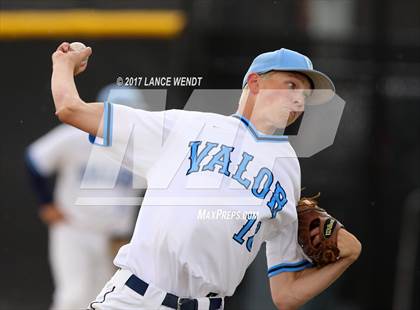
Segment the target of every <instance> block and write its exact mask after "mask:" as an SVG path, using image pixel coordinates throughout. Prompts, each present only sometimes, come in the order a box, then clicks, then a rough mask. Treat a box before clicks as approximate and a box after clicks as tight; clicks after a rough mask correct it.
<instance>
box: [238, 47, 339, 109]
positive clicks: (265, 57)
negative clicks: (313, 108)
mask: <svg viewBox="0 0 420 310" xmlns="http://www.w3.org/2000/svg"><path fill="white" fill-rule="evenodd" d="M269 71H292V72H300V73H302V74H304V75H306V76H307V77H308V78H309V79H310V80H311V81H312V86H313V89H314V90H319V91H314V92H313V93H312V95H311V96H310V97H309V98H308V102H309V103H312V104H320V103H324V102H327V101H329V100H330V99H331V98H332V97H333V96H334V93H335V87H334V83H333V82H332V81H331V79H330V78H329V77H328V76H327V75H326V74H324V73H322V72H320V71H317V70H314V68H313V65H312V62H311V60H310V59H309V58H308V57H307V56H305V55H302V54H300V53H298V52H295V51H292V50H289V49H286V48H281V49H279V50H276V51H273V52H267V53H263V54H260V55H258V56H257V57H256V58H255V59H254V61H253V62H252V64H251V66H250V67H249V69H248V71H247V73H246V74H245V76H244V80H243V83H242V87H245V85H246V84H247V83H248V77H249V75H250V74H251V73H257V74H262V73H267V72H269Z"/></svg>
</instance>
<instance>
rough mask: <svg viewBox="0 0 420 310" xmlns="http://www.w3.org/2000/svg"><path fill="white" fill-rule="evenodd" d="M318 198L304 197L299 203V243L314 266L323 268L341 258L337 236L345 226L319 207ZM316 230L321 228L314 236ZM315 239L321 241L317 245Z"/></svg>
mask: <svg viewBox="0 0 420 310" xmlns="http://www.w3.org/2000/svg"><path fill="white" fill-rule="evenodd" d="M318 197H319V195H318V196H315V197H311V198H306V197H302V198H301V199H300V200H299V202H298V205H297V214H298V221H299V228H298V242H299V245H300V246H301V247H302V248H303V251H304V252H305V254H306V255H307V256H308V257H309V258H310V259H311V260H312V262H313V264H314V265H316V266H320V267H322V266H325V265H328V264H330V263H334V262H336V261H337V260H338V259H339V258H340V250H339V249H338V246H337V234H338V231H339V229H340V228H342V227H343V225H342V224H341V223H340V222H339V221H337V220H336V219H335V218H333V217H332V216H331V215H329V214H328V213H327V212H326V211H325V210H324V209H321V208H320V207H318V202H317V200H316V198H318ZM316 228H319V232H318V233H317V234H315V235H314V233H313V232H314V229H316ZM311 232H312V235H311ZM317 236H318V238H316V237H317ZM315 238H316V239H317V241H319V242H316V244H315V243H314V241H315Z"/></svg>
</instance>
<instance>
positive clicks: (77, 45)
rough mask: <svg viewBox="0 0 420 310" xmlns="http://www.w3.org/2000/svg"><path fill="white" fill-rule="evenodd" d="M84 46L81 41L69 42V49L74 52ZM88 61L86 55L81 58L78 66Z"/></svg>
mask: <svg viewBox="0 0 420 310" xmlns="http://www.w3.org/2000/svg"><path fill="white" fill-rule="evenodd" d="M85 48H86V45H84V44H83V43H82V42H72V43H70V50H71V51H75V52H80V51H82V50H84V49H85ZM87 61H88V57H87V58H85V59H83V60H82V62H81V63H80V66H84V65H85V64H86V63H87Z"/></svg>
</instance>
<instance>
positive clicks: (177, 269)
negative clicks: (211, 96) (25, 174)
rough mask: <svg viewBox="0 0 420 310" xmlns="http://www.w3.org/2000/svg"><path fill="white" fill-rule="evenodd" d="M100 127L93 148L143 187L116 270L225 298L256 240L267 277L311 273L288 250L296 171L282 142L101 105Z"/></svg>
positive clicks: (203, 116)
mask: <svg viewBox="0 0 420 310" xmlns="http://www.w3.org/2000/svg"><path fill="white" fill-rule="evenodd" d="M103 126H104V127H103V128H104V134H103V139H99V138H97V139H96V140H97V141H95V143H101V144H102V145H105V146H108V147H107V148H103V150H104V151H105V152H107V154H108V155H109V156H112V157H113V158H114V159H115V160H117V161H121V159H122V158H123V157H125V158H129V161H128V162H129V163H128V165H129V166H130V165H132V166H133V169H134V172H135V173H137V174H139V175H141V176H144V177H145V178H146V179H147V182H148V190H147V192H146V195H145V197H144V200H143V205H142V209H141V211H140V214H139V217H138V220H137V224H136V227H135V231H134V234H133V237H132V240H131V242H130V243H129V244H128V245H126V246H124V247H122V248H121V250H120V251H119V253H118V255H117V257H116V259H115V260H114V263H115V264H116V265H117V266H119V267H121V268H123V269H128V270H130V271H131V272H133V273H134V274H135V275H137V276H138V277H140V278H141V279H143V280H144V281H146V282H149V283H152V284H153V285H155V286H157V287H159V288H161V289H163V290H165V291H167V292H170V293H173V294H176V295H178V296H183V297H193V298H194V297H203V296H206V295H207V294H209V293H210V292H212V293H216V294H218V295H219V296H230V295H232V294H233V293H234V291H235V289H236V287H237V286H238V284H239V283H240V282H241V280H242V278H243V276H244V273H245V271H246V269H247V268H248V266H249V265H250V264H251V262H252V261H253V259H254V258H255V256H256V255H257V252H258V250H259V249H260V247H261V244H262V243H263V242H266V243H267V262H268V267H269V268H268V276H273V275H276V274H278V273H280V272H283V271H297V270H301V269H304V268H306V267H308V266H311V264H310V263H309V262H308V261H307V260H306V259H305V257H304V255H303V253H302V250H301V249H300V247H299V246H298V243H297V215H296V207H295V206H296V202H297V200H298V199H299V197H300V168H299V163H298V160H297V158H296V154H295V152H294V150H293V149H292V147H291V146H290V144H289V142H288V141H287V137H284V136H281V137H275V136H267V135H262V134H260V133H259V132H258V131H257V130H256V129H255V128H254V127H253V126H252V124H250V123H249V122H248V121H247V120H246V119H245V118H243V117H241V116H238V115H234V116H223V115H218V114H212V113H201V112H188V111H180V110H169V111H162V112H147V111H143V110H135V109H131V108H128V107H124V106H121V105H114V104H110V103H105V104H104V123H103ZM91 138H92V137H91ZM98 141H99V142H98ZM129 141H131V142H130V143H133V149H134V151H133V152H130V154H125V150H126V148H127V144H129ZM247 214H250V215H247Z"/></svg>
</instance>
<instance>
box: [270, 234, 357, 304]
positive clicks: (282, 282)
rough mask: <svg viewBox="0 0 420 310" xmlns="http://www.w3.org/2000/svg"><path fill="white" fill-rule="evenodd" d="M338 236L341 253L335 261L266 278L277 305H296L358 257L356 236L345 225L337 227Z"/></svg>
mask: <svg viewBox="0 0 420 310" xmlns="http://www.w3.org/2000/svg"><path fill="white" fill-rule="evenodd" d="M338 236H339V238H338V243H339V247H340V251H341V254H342V255H343V257H342V258H340V259H339V260H338V261H337V262H335V263H332V264H329V265H326V266H324V267H322V268H308V269H304V270H301V271H297V272H284V273H281V274H278V275H277V276H274V277H272V278H270V288H271V295H272V297H273V300H274V302H275V304H276V306H277V307H278V309H281V310H294V309H298V308H299V307H300V306H302V305H303V304H305V303H306V302H307V301H309V300H310V299H312V298H313V297H315V296H317V295H318V294H320V293H321V292H323V291H324V290H325V289H326V288H328V287H329V286H330V285H331V284H332V283H334V281H336V280H337V279H338V278H339V277H340V276H341V275H342V274H343V273H344V271H346V269H347V268H348V267H350V266H351V264H353V263H354V262H355V261H356V260H357V259H358V257H359V255H360V253H361V243H360V242H359V240H357V238H356V237H355V236H354V235H352V234H351V233H349V232H348V231H346V230H345V229H340V230H339V234H338Z"/></svg>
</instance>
